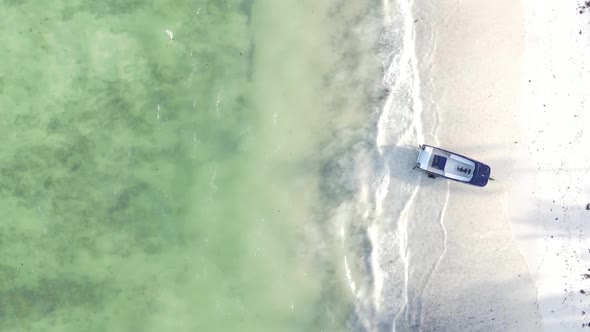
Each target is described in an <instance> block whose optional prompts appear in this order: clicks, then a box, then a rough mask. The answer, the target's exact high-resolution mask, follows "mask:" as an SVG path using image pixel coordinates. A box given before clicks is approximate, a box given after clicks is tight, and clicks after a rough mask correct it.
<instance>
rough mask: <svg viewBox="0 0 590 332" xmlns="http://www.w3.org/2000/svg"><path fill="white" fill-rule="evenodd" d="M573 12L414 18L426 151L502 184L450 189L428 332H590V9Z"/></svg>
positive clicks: (463, 6) (492, 7)
mask: <svg viewBox="0 0 590 332" xmlns="http://www.w3.org/2000/svg"><path fill="white" fill-rule="evenodd" d="M577 5H579V4H575V3H571V2H570V3H565V2H552V3H550V2H547V1H545V2H542V3H540V2H538V1H534V0H529V1H525V4H524V7H522V6H521V4H520V3H518V2H514V1H510V0H503V1H494V2H485V1H478V2H477V3H475V2H468V3H457V2H451V1H444V2H438V3H437V4H436V5H423V4H420V5H418V8H415V16H416V18H418V19H419V21H418V22H417V23H416V24H417V27H416V29H417V36H418V40H417V47H418V52H417V53H418V57H419V58H420V63H421V66H420V69H421V73H420V77H421V80H422V84H421V87H422V94H421V98H422V100H423V103H424V112H423V114H424V116H423V117H424V119H425V121H426V122H431V123H436V124H438V125H437V127H436V130H435V131H434V132H432V133H425V138H426V140H427V143H434V144H439V145H440V146H442V147H446V148H448V149H451V150H455V151H457V152H460V153H463V154H466V155H468V156H472V157H473V158H476V159H479V160H481V161H484V162H486V163H489V164H490V165H491V167H492V170H493V171H492V173H493V175H494V177H496V178H497V179H498V181H496V182H495V183H494V182H492V183H490V184H489V185H488V187H486V188H484V189H479V188H469V187H464V186H461V185H459V184H455V183H451V184H450V185H449V188H450V195H449V201H448V204H447V206H446V210H445V213H444V214H445V215H444V223H445V226H446V232H447V234H446V236H447V251H446V254H445V256H444V258H443V259H442V260H441V263H440V266H439V267H438V270H437V271H436V272H435V277H434V278H433V281H432V282H431V283H430V285H429V287H428V288H427V289H426V290H425V295H424V300H425V302H426V303H427V305H426V306H425V309H424V311H425V313H424V317H425V318H424V321H423V325H422V329H424V330H431V329H433V327H445V328H451V327H452V328H456V329H457V330H488V331H490V330H493V331H507V330H511V331H531V330H539V329H543V330H546V331H561V330H564V331H572V330H582V329H584V328H586V329H588V328H590V325H588V326H586V325H583V324H588V323H590V279H588V280H586V278H585V277H584V274H585V273H588V274H590V239H589V238H588V232H589V231H590V211H586V210H585V206H586V204H588V203H590V134H589V133H588V130H590V115H589V113H588V112H589V111H590V25H589V22H590V10H588V9H586V12H585V13H584V14H579V13H578V9H577ZM523 17H524V21H523ZM529 80H530V82H529ZM589 278H590V276H589Z"/></svg>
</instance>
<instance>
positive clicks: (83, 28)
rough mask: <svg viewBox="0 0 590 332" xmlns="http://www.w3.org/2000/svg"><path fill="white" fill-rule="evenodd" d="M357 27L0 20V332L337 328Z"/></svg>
mask: <svg viewBox="0 0 590 332" xmlns="http://www.w3.org/2000/svg"><path fill="white" fill-rule="evenodd" d="M366 10H367V9H366V8H364V7H362V6H360V5H350V4H348V5H344V4H341V3H340V2H338V1H328V0H325V1H319V2H318V1H295V0H289V1H271V0H263V1H254V2H252V1H248V0H245V1H239V0H228V1H221V0H219V1H165V0H162V1H151V2H150V1H136V0H127V1H122V0H109V1H89V0H74V1H59V0H56V1H46V2H40V1H27V0H5V1H3V2H0V43H1V45H2V48H3V52H2V55H1V60H2V61H1V63H0V140H1V142H2V149H0V161H1V164H0V174H1V177H0V212H1V219H0V255H1V257H2V259H1V260H0V330H1V331H312V330H313V331H322V330H323V331H341V330H344V329H346V324H347V321H350V319H351V318H350V317H352V316H353V315H354V304H353V303H354V300H353V298H352V295H351V293H350V291H349V289H348V285H347V284H346V277H345V274H344V272H343V269H342V265H341V264H342V262H341V258H342V257H341V255H340V254H339V251H338V250H339V249H338V248H339V246H338V237H337V234H336V232H337V228H336V227H333V226H334V225H332V224H330V223H329V222H328V221H327V220H324V216H326V215H327V212H325V211H326V209H328V208H326V207H325V204H327V203H326V202H329V201H330V200H328V199H326V195H328V194H330V193H329V192H326V190H325V189H323V188H325V187H326V185H325V182H324V181H325V179H324V178H325V177H326V174H325V173H326V172H325V165H326V163H328V164H329V161H328V159H329V158H330V156H331V155H332V154H333V153H332V152H331V150H330V148H329V147H330V146H331V145H333V143H332V142H333V141H334V140H335V139H337V138H338V137H339V135H340V134H339V133H342V132H343V131H345V130H347V129H350V128H356V127H359V126H361V124H362V122H363V121H364V119H365V118H366V117H367V114H368V113H370V112H371V111H373V110H371V109H370V108H367V107H365V106H363V105H364V104H363V103H364V102H365V101H366V99H367V98H368V97H367V95H368V93H367V92H366V91H365V90H367V89H366V88H363V87H362V86H359V84H360V83H359V82H363V80H365V81H366V80H368V77H373V76H374V77H378V75H377V74H376V70H375V68H376V65H374V64H368V65H367V64H364V61H363V58H362V57H363V55H362V54H364V53H363V52H365V53H367V54H368V53H369V52H368V50H369V47H370V45H369V44H370V42H369V43H367V44H366V45H365V44H363V42H362V41H361V40H360V39H358V38H353V37H351V36H350V35H351V33H350V31H348V30H347V26H349V25H350V20H351V19H354V18H355V17H356V18H357V20H358V17H362V15H365V14H366ZM166 30H169V31H171V32H172V33H173V37H174V38H173V39H170V38H169V35H168V34H167V32H166ZM347 31H348V35H347V34H346V33H347ZM369 39H370V38H369ZM343 41H347V42H350V45H346V46H343V45H342V43H343ZM354 50H357V51H354ZM351 77H355V80H356V81H355V82H352V80H350V78H351ZM369 90H370V89H369ZM322 170H324V172H323V175H322ZM328 188H331V187H330V186H328ZM328 191H330V190H328ZM333 191H335V192H338V190H333Z"/></svg>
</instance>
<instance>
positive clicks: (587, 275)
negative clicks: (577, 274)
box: [582, 273, 590, 279]
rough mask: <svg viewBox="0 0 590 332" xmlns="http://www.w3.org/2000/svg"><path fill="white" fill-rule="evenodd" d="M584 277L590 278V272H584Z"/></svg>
mask: <svg viewBox="0 0 590 332" xmlns="http://www.w3.org/2000/svg"><path fill="white" fill-rule="evenodd" d="M582 278H584V279H590V274H588V273H584V274H582Z"/></svg>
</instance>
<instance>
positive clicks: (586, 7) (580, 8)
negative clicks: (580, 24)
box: [578, 0, 590, 14]
mask: <svg viewBox="0 0 590 332" xmlns="http://www.w3.org/2000/svg"><path fill="white" fill-rule="evenodd" d="M586 10H590V0H586V1H584V3H582V4H581V5H579V6H578V13H580V14H584V12H585V11H586Z"/></svg>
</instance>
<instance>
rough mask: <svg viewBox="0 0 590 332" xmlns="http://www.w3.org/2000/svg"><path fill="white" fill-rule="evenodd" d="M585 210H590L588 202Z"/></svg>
mask: <svg viewBox="0 0 590 332" xmlns="http://www.w3.org/2000/svg"><path fill="white" fill-rule="evenodd" d="M586 210H589V211H590V203H588V204H586Z"/></svg>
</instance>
